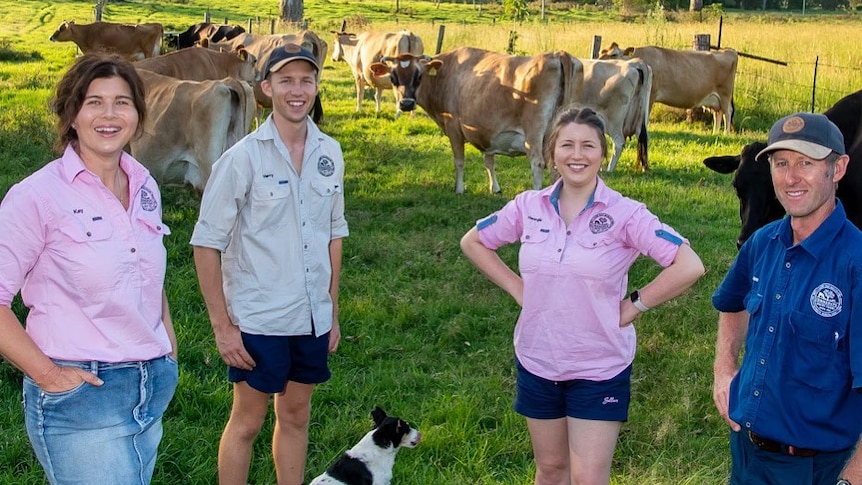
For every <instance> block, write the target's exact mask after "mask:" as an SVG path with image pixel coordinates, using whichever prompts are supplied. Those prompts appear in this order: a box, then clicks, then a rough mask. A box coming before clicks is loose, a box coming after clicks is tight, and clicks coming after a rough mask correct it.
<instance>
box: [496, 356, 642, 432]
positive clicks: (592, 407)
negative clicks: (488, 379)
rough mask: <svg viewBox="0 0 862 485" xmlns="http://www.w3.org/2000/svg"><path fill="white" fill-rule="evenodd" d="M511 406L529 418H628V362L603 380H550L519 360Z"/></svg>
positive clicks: (629, 368)
mask: <svg viewBox="0 0 862 485" xmlns="http://www.w3.org/2000/svg"><path fill="white" fill-rule="evenodd" d="M515 360H516V366H517V369H518V393H517V395H516V396H515V404H514V406H513V408H514V409H515V412H517V413H518V414H520V415H522V416H526V417H528V418H533V419H559V418H564V417H570V418H578V419H592V420H595V421H628V419H629V402H630V401H631V375H632V366H631V365H629V366H628V367H626V369H625V370H624V371H622V372H620V373H619V374H618V375H617V376H616V377H613V378H612V379H609V380H607V381H588V380H585V379H574V380H571V381H560V382H557V381H550V380H548V379H543V378H541V377H539V376H537V375H535V374H532V373H530V372H529V371H528V370H527V369H525V368H524V366H522V365H521V363H520V362H517V359H515Z"/></svg>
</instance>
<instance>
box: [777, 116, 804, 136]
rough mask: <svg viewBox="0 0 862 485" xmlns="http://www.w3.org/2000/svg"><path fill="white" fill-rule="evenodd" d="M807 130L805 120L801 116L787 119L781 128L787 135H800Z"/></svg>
mask: <svg viewBox="0 0 862 485" xmlns="http://www.w3.org/2000/svg"><path fill="white" fill-rule="evenodd" d="M803 128H805V120H803V119H802V118H800V117H799V116H793V117H790V118H788V119H787V121H785V122H784V124H783V125H782V126H781V131H783V132H785V133H798V132H800V131H802V129H803Z"/></svg>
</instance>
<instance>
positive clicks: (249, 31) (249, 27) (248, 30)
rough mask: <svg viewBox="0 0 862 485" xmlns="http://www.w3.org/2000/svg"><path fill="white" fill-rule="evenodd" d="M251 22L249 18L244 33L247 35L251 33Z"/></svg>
mask: <svg viewBox="0 0 862 485" xmlns="http://www.w3.org/2000/svg"><path fill="white" fill-rule="evenodd" d="M252 21H253V19H252V18H249V19H248V28H247V29H245V31H246V32H248V33H249V34H250V33H251V24H252Z"/></svg>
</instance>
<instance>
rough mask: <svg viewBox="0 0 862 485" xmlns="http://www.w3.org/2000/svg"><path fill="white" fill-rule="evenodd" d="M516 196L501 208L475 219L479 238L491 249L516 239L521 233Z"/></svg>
mask: <svg viewBox="0 0 862 485" xmlns="http://www.w3.org/2000/svg"><path fill="white" fill-rule="evenodd" d="M518 200H519V199H518V198H515V200H511V201H509V202H508V203H507V204H506V205H505V206H503V208H502V209H500V210H498V211H497V212H495V213H493V214H491V215H490V216H488V217H486V218H484V219H480V220H478V221H476V229H477V230H478V231H479V240H480V241H482V244H483V245H484V246H485V247H486V248H488V249H491V250H496V249H497V248H499V247H501V246H504V245H506V244H511V243H513V242H515V241H518V240H519V239H520V238H521V233H523V224H522V222H521V207H520V204H519V203H518Z"/></svg>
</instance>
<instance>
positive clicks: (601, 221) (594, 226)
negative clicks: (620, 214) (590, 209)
mask: <svg viewBox="0 0 862 485" xmlns="http://www.w3.org/2000/svg"><path fill="white" fill-rule="evenodd" d="M612 227H614V218H613V217H611V216H610V214H606V213H604V212H599V213H598V214H596V215H594V216H593V218H592V219H590V232H592V233H593V234H599V233H601V232H605V231H609V230H610V229H611V228H612Z"/></svg>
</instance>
